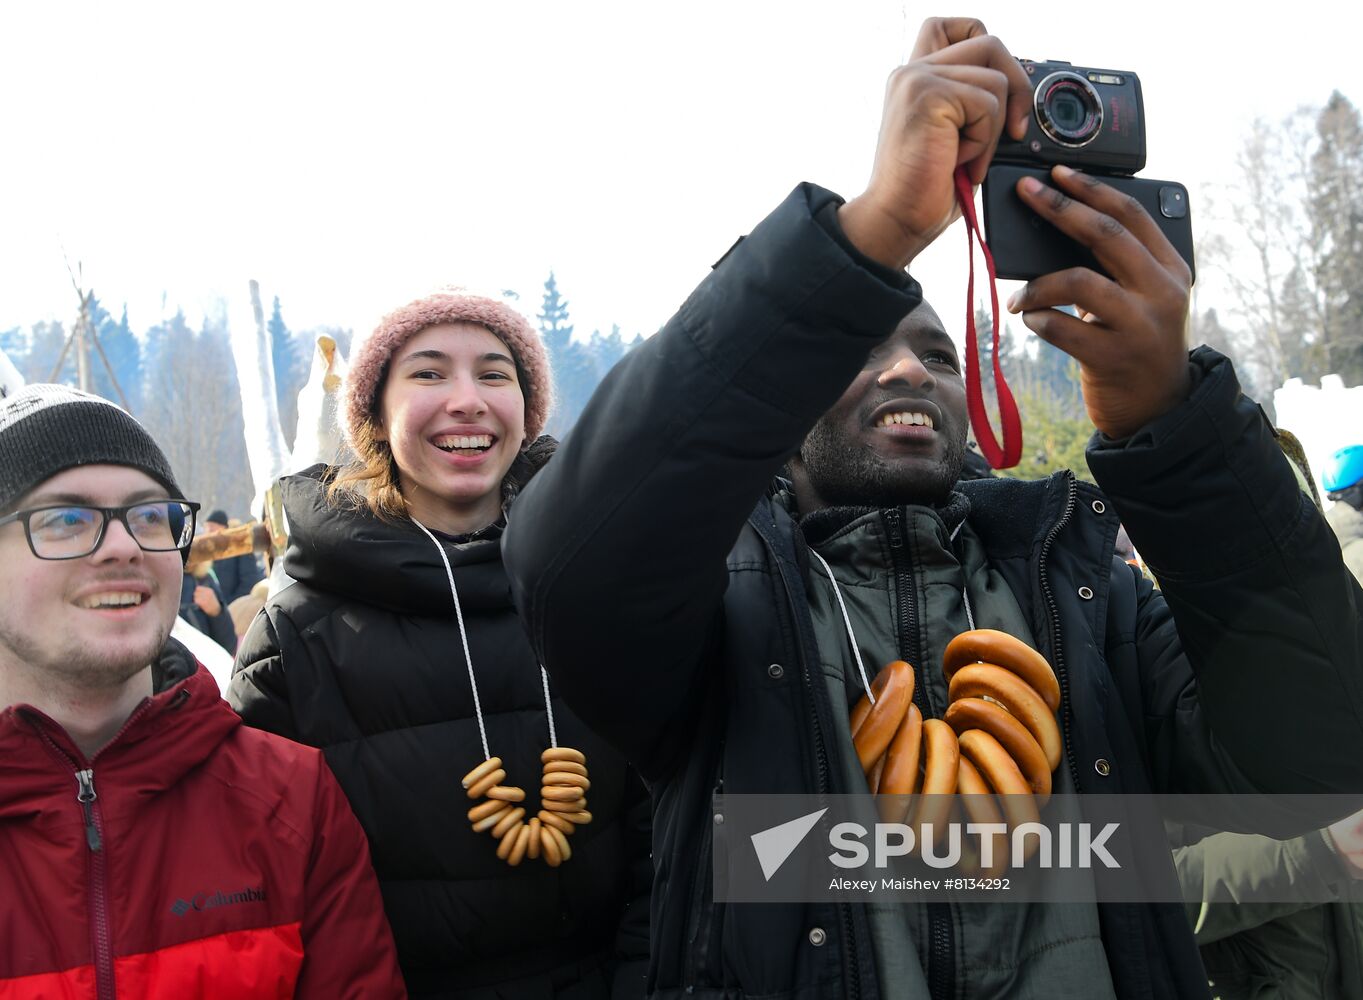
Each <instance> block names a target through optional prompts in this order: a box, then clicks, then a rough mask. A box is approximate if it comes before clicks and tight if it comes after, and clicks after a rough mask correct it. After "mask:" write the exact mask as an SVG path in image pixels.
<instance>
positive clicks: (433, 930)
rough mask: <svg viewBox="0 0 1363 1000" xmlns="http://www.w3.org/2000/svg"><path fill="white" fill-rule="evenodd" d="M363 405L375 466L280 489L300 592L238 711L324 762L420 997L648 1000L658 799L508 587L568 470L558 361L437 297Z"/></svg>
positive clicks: (364, 431)
mask: <svg viewBox="0 0 1363 1000" xmlns="http://www.w3.org/2000/svg"><path fill="white" fill-rule="evenodd" d="M344 392H345V397H344V403H343V405H344V408H345V409H344V414H345V423H346V432H347V436H348V439H349V442H350V444H351V445H352V447H353V449H354V453H355V455H356V456H357V458H356V460H355V462H354V463H353V464H351V465H349V466H346V467H344V468H339V469H338V468H330V467H326V466H316V467H313V468H311V469H309V470H307V471H305V472H303V473H301V474H299V475H295V476H289V477H287V478H285V479H284V480H282V490H283V502H284V508H285V511H286V513H287V516H288V524H289V547H288V550H287V552H286V553H285V556H284V570H285V572H286V573H287V574H288V575H289V576H290V577H292V578H293V579H294V580H295V581H296V582H295V583H293V584H292V585H291V586H289V587H286V588H285V589H283V590H281V591H280V592H279V593H277V594H275V595H274V596H273V597H272V598H270V599H269V601H267V603H266V605H265V610H264V612H263V613H262V614H260V615H258V616H257V617H256V619H255V621H254V623H253V624H252V626H251V628H250V631H249V632H248V633H247V635H246V637H245V639H243V640H242V644H241V649H240V650H239V651H238V653H237V664H236V671H235V673H234V675H233V678H232V681H231V684H230V685H229V688H228V695H227V697H228V700H229V701H230V702H231V704H232V706H233V707H234V708H236V709H237V711H239V712H240V713H241V714H242V717H243V718H244V719H245V720H246V722H247V724H248V725H252V726H258V727H260V728H262V729H267V730H269V731H271V732H275V733H279V734H280V735H283V736H287V737H289V738H290V739H295V740H299V741H300V742H303V743H307V744H310V745H312V746H317V747H321V748H322V749H323V751H324V752H325V753H326V755H327V758H328V760H330V761H331V764H332V767H333V768H334V769H335V771H336V775H337V777H338V778H339V779H340V782H341V785H342V787H344V788H345V790H346V794H347V795H349V796H350V801H351V804H352V805H353V806H354V807H355V812H356V814H357V815H358V816H359V818H360V822H361V823H363V824H364V827H365V830H366V832H367V833H368V834H369V842H370V845H371V847H372V849H373V851H374V866H375V869H376V870H377V872H378V875H379V881H380V884H381V885H382V887H383V893H384V905H385V906H386V908H387V911H388V916H389V919H390V920H391V922H392V925H393V931H394V934H395V936H396V939H397V946H398V956H399V959H400V961H401V963H402V970H403V974H404V976H405V977H406V980H407V986H408V989H409V990H411V992H412V995H413V996H415V997H430V998H437V997H438V998H442V1000H447V998H461V1000H494V998H496V1000H519V998H525V1000H549V998H551V997H553V998H564V1000H567V998H573V1000H595V998H605V997H610V996H612V995H615V996H621V997H628V996H633V997H638V996H640V995H641V994H642V993H643V990H644V980H643V972H644V959H645V958H646V956H647V951H648V942H647V934H648V930H647V928H648V913H647V911H648V887H649V882H650V878H651V874H652V873H651V868H650V866H649V859H648V815H649V805H648V799H647V795H646V793H645V791H644V788H643V785H642V783H641V782H640V781H639V778H638V776H637V775H636V774H635V773H634V771H633V770H632V769H631V768H630V767H629V765H628V764H627V763H626V760H625V758H624V757H623V756H622V755H621V754H619V753H617V752H615V751H614V750H612V749H610V747H609V746H608V745H607V744H606V743H605V742H604V741H602V740H601V739H599V738H598V737H597V736H596V735H595V734H593V733H592V732H591V731H590V730H589V729H588V728H587V727H586V726H584V725H583V724H582V723H581V722H580V721H579V720H578V718H577V717H576V716H575V715H574V714H573V712H572V711H571V710H570V709H569V708H568V707H567V706H566V705H564V704H563V702H561V701H560V700H559V697H558V694H557V691H556V690H555V689H554V688H553V687H551V686H550V684H549V682H548V679H547V678H546V677H545V676H544V674H543V672H542V670H541V669H540V665H539V661H538V660H537V659H536V657H535V654H534V653H533V652H532V651H531V649H530V644H529V643H528V642H527V640H526V637H525V631H524V628H523V626H522V622H521V618H520V615H519V613H518V612H517V609H516V607H515V606H514V605H513V604H512V602H511V592H510V588H509V586H508V585H507V579H506V573H505V571H504V569H503V567H502V533H503V531H504V529H505V526H506V522H507V519H508V517H514V516H515V514H514V512H515V505H516V503H517V496H518V495H519V492H520V490H521V488H522V487H523V486H524V485H525V484H526V483H527V482H530V481H531V477H533V476H536V475H539V474H540V472H539V470H540V468H541V467H542V466H544V465H545V463H546V462H548V461H549V458H550V455H551V454H552V452H553V450H554V442H553V440H552V439H551V438H548V437H540V432H541V430H542V429H543V427H544V424H545V421H546V420H547V419H548V415H549V410H550V404H551V381H550V372H549V358H548V355H547V353H546V351H545V348H544V345H543V343H542V342H541V340H540V337H539V335H538V334H537V333H536V332H535V331H534V329H533V328H532V327H531V326H530V324H529V323H528V322H527V321H526V320H525V319H524V317H522V316H521V315H520V314H519V313H517V312H516V311H515V310H514V309H512V308H510V307H509V306H507V305H506V304H505V303H502V302H499V301H496V300H494V299H487V298H482V297H480V296H475V295H468V294H463V293H457V292H451V293H437V294H435V295H431V296H428V297H425V298H422V299H418V300H416V301H414V302H411V303H408V304H407V305H405V306H403V307H401V308H399V309H397V310H395V311H394V312H393V313H391V314H389V315H388V316H387V317H386V318H385V319H384V320H383V321H382V322H381V323H380V324H379V326H378V328H377V329H376V330H375V331H374V333H373V334H372V335H371V336H370V337H369V338H368V339H367V340H366V341H365V342H364V344H363V345H362V346H361V347H360V348H359V350H358V351H357V352H356V354H355V355H354V356H353V357H352V358H351V364H350V374H349V377H348V380H347V382H346V386H345V390H344ZM570 772H571V773H570ZM483 776H486V780H483ZM461 778H462V779H464V781H463V782H461ZM489 782H490V784H489ZM465 783H467V784H469V785H471V786H472V787H470V788H469V790H468V791H467V792H466V791H465V787H463V784H465ZM583 799H585V803H586V804H583V805H579V800H583Z"/></svg>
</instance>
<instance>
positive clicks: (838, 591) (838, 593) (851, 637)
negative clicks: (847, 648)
mask: <svg viewBox="0 0 1363 1000" xmlns="http://www.w3.org/2000/svg"><path fill="white" fill-rule="evenodd" d="M809 551H810V552H813V553H814V558H815V559H817V560H819V563H820V564H821V565H822V566H823V568H824V572H825V573H827V574H828V580H829V582H830V583H831V584H833V596H834V597H836V598H837V599H838V609H839V610H840V611H842V623H843V625H845V626H846V627H847V641H848V642H850V643H851V644H852V655H853V656H854V657H856V660H857V673H859V674H861V687H862V690H864V691H865V692H866V697H867V699H869V700H870V702H871V704H872V705H874V704H875V703H876V696H875V695H874V694H872V693H871V682H870V681H869V680H867V679H866V664H864V663H862V662H861V650H860V649H858V648H857V634H856V633H855V632H853V631H852V619H851V618H850V617H849V616H848V614H847V605H846V604H844V603H843V601H842V588H840V587H839V586H838V581H837V580H835V579H834V578H833V569H832V567H830V566H829V565H828V560H827V559H825V558H824V557H823V556H821V555H819V553H818V551H817V550H815V549H812V548H811V549H810V550H809Z"/></svg>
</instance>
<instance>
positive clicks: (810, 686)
mask: <svg viewBox="0 0 1363 1000" xmlns="http://www.w3.org/2000/svg"><path fill="white" fill-rule="evenodd" d="M758 536H759V537H761V532H758ZM762 543H763V544H764V545H766V546H767V549H768V551H769V553H770V557H771V561H772V565H773V566H775V567H776V571H777V573H778V574H779V575H780V577H781V586H782V588H783V589H784V590H785V592H786V604H787V606H788V607H790V608H791V613H792V614H798V612H797V611H796V610H795V590H794V588H793V587H792V586H791V582H790V579H789V578H788V577H787V575H786V567H785V564H784V563H783V562H782V561H781V558H780V554H779V553H777V552H776V551H775V547H774V546H773V545H772V544H771V543H770V542H769V541H767V539H765V538H762ZM797 543H798V539H797ZM797 632H798V630H797ZM795 653H796V655H797V656H798V657H799V658H800V678H801V681H802V685H801V686H802V688H803V693H804V697H805V709H806V711H807V713H808V716H809V720H810V722H811V723H812V725H813V735H814V763H815V767H816V769H817V771H818V783H819V794H820V795H831V794H832V782H831V781H830V780H829V777H828V770H829V764H828V746H827V744H826V743H825V742H824V736H823V728H822V726H820V724H819V711H818V706H817V705H816V704H815V698H816V695H815V693H814V678H813V677H811V676H810V671H809V657H807V656H806V655H805V649H804V645H803V643H801V642H800V640H799V637H798V635H797V637H796V641H795ZM835 905H836V906H837V908H838V915H839V916H840V917H841V919H842V935H841V936H842V942H841V943H842V967H843V969H844V971H845V972H846V974H847V992H846V996H847V997H848V998H849V1000H858V998H859V997H860V996H861V966H860V964H859V962H858V960H857V953H856V952H857V945H856V927H855V924H854V921H853V919H852V908H851V905H850V904H847V903H837V904H835Z"/></svg>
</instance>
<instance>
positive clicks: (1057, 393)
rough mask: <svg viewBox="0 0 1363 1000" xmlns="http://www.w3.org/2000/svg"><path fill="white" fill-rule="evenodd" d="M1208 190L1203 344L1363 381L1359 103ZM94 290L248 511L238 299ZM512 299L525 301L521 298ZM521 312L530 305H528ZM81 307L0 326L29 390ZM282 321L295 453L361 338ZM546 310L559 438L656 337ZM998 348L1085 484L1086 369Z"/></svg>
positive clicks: (1251, 373)
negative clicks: (312, 400) (319, 364)
mask: <svg viewBox="0 0 1363 1000" xmlns="http://www.w3.org/2000/svg"><path fill="white" fill-rule="evenodd" d="M1195 197H1196V199H1197V202H1196V204H1195V211H1196V216H1195V221H1196V223H1197V225H1198V227H1199V230H1200V231H1199V233H1198V241H1197V247H1196V253H1197V268H1198V286H1197V287H1195V289H1194V298H1193V304H1192V315H1191V317H1190V326H1191V329H1190V333H1189V340H1190V343H1192V344H1199V343H1206V344H1208V345H1210V346H1212V347H1214V348H1216V349H1218V350H1220V351H1222V352H1224V353H1226V354H1229V355H1230V356H1231V357H1233V358H1234V359H1235V361H1236V363H1237V368H1238V369H1239V371H1240V375H1241V379H1242V381H1243V382H1244V383H1245V388H1246V391H1247V392H1249V393H1250V394H1251V395H1253V396H1254V397H1255V398H1256V399H1258V400H1259V401H1260V402H1261V403H1263V404H1264V405H1265V407H1266V408H1268V409H1270V414H1271V400H1272V393H1273V390H1274V389H1276V388H1278V387H1280V386H1281V385H1283V383H1284V382H1285V381H1286V380H1287V379H1289V378H1301V379H1303V380H1304V381H1305V382H1306V383H1308V384H1314V383H1317V382H1319V380H1320V377H1321V376H1322V375H1325V374H1329V373H1335V374H1338V375H1341V376H1342V377H1343V379H1344V382H1345V384H1347V385H1359V384H1363V122H1361V121H1360V116H1359V112H1358V109H1357V108H1356V107H1355V106H1354V105H1353V104H1352V103H1351V102H1350V101H1349V100H1348V99H1347V98H1346V97H1345V96H1344V95H1342V94H1340V93H1338V92H1335V93H1333V94H1332V95H1331V96H1330V97H1329V99H1328V101H1327V102H1326V103H1325V105H1324V106H1323V107H1319V108H1304V109H1301V110H1300V111H1298V112H1296V113H1295V114H1293V115H1291V116H1289V117H1288V118H1287V119H1285V120H1283V121H1280V122H1267V121H1259V122H1256V123H1255V125H1254V127H1253V129H1252V130H1251V132H1250V134H1249V135H1248V136H1247V137H1246V138H1245V141H1244V144H1243V147H1242V149H1241V151H1240V154H1239V157H1238V162H1237V171H1236V176H1234V177H1230V178H1227V179H1226V182H1225V183H1224V184H1222V185H1219V186H1217V187H1216V188H1214V189H1209V190H1203V191H1199V192H1197V193H1196V194H1195ZM242 283H243V284H244V283H245V277H243V278H242ZM95 292H97V293H98V294H97V295H96V294H93V293H92V294H91V296H90V299H89V303H88V306H87V315H88V319H89V323H90V325H91V327H93V329H94V330H95V332H96V335H97V339H98V343H99V346H100V348H101V349H102V351H103V355H104V358H105V359H107V365H108V369H111V370H112V372H113V375H114V379H116V381H117V386H115V384H114V379H110V377H109V372H108V370H106V366H105V363H104V361H103V360H101V359H100V358H99V357H98V355H97V354H96V356H94V357H93V358H92V359H91V368H90V377H91V382H92V387H93V389H94V391H96V392H98V393H99V394H101V395H103V396H105V397H107V398H109V399H111V400H114V401H115V402H120V403H122V404H123V405H126V406H127V408H128V409H129V410H130V411H131V412H132V413H133V414H134V415H135V416H137V417H138V418H139V419H140V420H142V421H143V423H144V424H146V426H147V427H148V428H149V429H150V430H151V432H152V433H153V434H154V435H155V436H156V438H157V440H158V441H160V442H161V444H162V445H163V447H164V448H165V450H166V452H167V456H168V457H169V459H170V462H171V464H172V466H173V467H174V468H175V470H176V473H177V475H178V477H179V479H180V482H181V484H182V486H183V487H184V488H185V490H186V491H187V493H188V495H189V496H190V497H192V498H194V499H197V500H199V501H200V502H202V503H203V504H204V509H205V510H211V509H213V508H215V507H221V508H224V509H226V510H227V511H228V512H229V514H231V515H233V516H238V517H245V516H247V515H248V514H249V511H248V507H249V504H250V503H251V500H252V492H253V490H252V485H251V475H250V471H249V467H248V464H247V458H246V443H245V438H244V430H243V423H242V411H241V406H242V401H241V394H240V391H239V388H238V384H237V376H236V369H235V366H234V363H233V358H232V351H231V348H230V345H229V340H228V323H227V306H226V303H221V304H220V307H219V308H218V309H217V310H216V311H215V310H209V314H208V316H207V317H206V318H205V320H204V322H203V324H202V326H201V327H200V328H199V329H195V328H193V327H192V326H191V325H190V324H189V323H188V322H187V321H186V319H185V316H184V314H183V312H180V311H177V312H176V314H175V315H174V316H173V317H171V318H170V319H168V320H163V321H161V322H158V323H157V324H155V325H153V326H151V327H144V328H141V329H139V330H134V328H133V325H132V324H131V323H130V321H129V317H128V313H127V308H126V306H123V305H121V304H120V302H119V296H118V290H117V289H97V290H95ZM506 294H507V295H508V296H509V297H512V298H515V299H520V298H521V297H520V296H519V295H517V294H516V293H515V292H514V291H513V292H508V293H506ZM168 298H173V290H168ZM527 298H528V297H527ZM399 304H400V303H393V305H394V306H397V305H399ZM519 304H520V305H521V307H522V308H523V309H525V311H526V312H527V313H529V312H530V309H529V308H528V306H529V305H530V303H529V302H526V301H521V302H520V303H519ZM78 312H79V303H78V302H76V301H75V300H74V297H73V308H72V321H69V322H65V323H63V322H38V323H33V324H30V325H26V326H23V325H21V326H16V327H13V328H11V329H7V330H0V349H3V350H4V352H5V353H6V354H7V355H8V356H9V358H10V360H11V361H12V362H13V363H14V365H15V366H16V367H17V368H18V369H19V371H20V373H21V374H22V375H23V376H24V377H25V378H26V379H27V380H28V381H31V382H33V381H52V380H55V381H62V382H67V383H71V384H74V383H75V382H76V380H77V373H76V368H75V365H76V361H75V358H74V357H73V356H72V353H71V352H69V351H68V352H65V354H64V352H63V348H64V345H65V344H66V342H67V339H68V335H69V333H70V326H71V322H74V319H75V316H76V314H77V313H78ZM287 315H288V304H287V303H281V302H280V300H279V299H278V298H275V299H274V302H273V310H272V312H271V315H270V318H269V322H268V329H269V332H270V336H271V340H272V344H273V353H274V366H275V377H276V383H277V388H278V392H279V410H280V416H281V422H282V424H283V430H284V435H285V438H286V441H287V443H289V444H290V445H292V441H293V435H294V433H295V429H296V423H297V419H298V415H297V396H298V391H299V389H300V388H302V386H303V384H304V382H305V381H306V380H307V377H308V373H309V370H310V366H311V357H312V351H313V345H314V344H315V343H316V338H317V337H318V336H319V335H322V334H327V335H329V336H331V337H333V338H334V339H335V340H336V341H337V343H338V345H339V346H340V348H341V350H342V351H343V352H344V353H345V354H346V355H347V356H348V355H349V352H350V345H351V342H352V339H353V335H354V331H352V330H349V329H339V328H333V327H316V328H310V329H306V330H293V329H290V327H289V326H288V322H287ZM536 318H537V321H538V325H539V328H540V330H541V332H542V333H543V335H544V338H545V343H546V345H547V347H548V349H549V352H550V356H551V358H552V360H553V365H554V373H555V381H556V384H557V390H558V396H559V404H558V409H557V411H556V413H555V415H554V418H553V420H552V421H551V423H550V425H549V428H548V431H549V433H552V434H554V435H556V436H560V437H561V436H562V435H563V434H564V433H566V432H567V431H568V429H569V428H570V427H571V426H572V424H573V422H574V421H575V420H576V419H577V416H578V415H579V414H580V413H581V411H582V408H583V406H584V405H585V404H586V402H587V399H588V398H589V397H590V395H591V393H592V390H593V389H594V388H595V386H596V385H597V383H598V382H599V381H600V380H601V379H602V378H603V377H604V376H605V374H606V372H608V371H609V370H610V369H611V367H612V366H613V365H614V364H615V363H616V362H617V361H619V360H620V358H621V357H623V356H624V355H625V353H626V352H627V351H629V350H630V349H632V348H633V347H634V346H636V345H637V344H638V343H640V342H641V341H642V339H643V338H642V334H641V333H640V332H632V333H631V334H629V335H626V334H624V333H622V331H621V330H620V329H619V327H613V328H612V329H611V330H610V332H609V333H605V334H603V333H602V332H601V331H600V330H593V331H591V333H590V334H588V335H585V336H584V335H582V334H579V333H578V332H577V331H575V330H574V327H573V322H572V314H571V309H570V303H569V300H568V298H567V297H566V295H565V294H564V292H563V291H562V290H560V289H559V287H558V283H557V281H556V279H555V277H554V275H553V273H552V272H551V273H550V274H549V276H548V278H547V280H546V281H545V283H544V288H543V290H542V292H541V293H540V305H539V311H538V313H537V314H536ZM948 322H949V328H950V321H949V320H948ZM976 327H977V330H978V332H979V337H980V344H981V348H982V365H981V367H982V370H983V372H984V374H985V378H986V397H987V398H989V397H992V386H990V385H989V384H988V383H989V373H990V369H991V362H990V353H989V347H990V333H991V325H990V318H989V316H988V315H987V314H986V313H983V312H979V313H977V316H976ZM649 332H650V333H651V332H652V331H649ZM1000 354H1001V356H1002V360H1003V366H1004V371H1005V375H1006V376H1007V378H1008V382H1009V385H1010V386H1011V387H1012V389H1013V392H1014V395H1015V396H1016V397H1017V400H1018V406H1019V408H1020V410H1021V412H1022V416H1023V428H1024V441H1025V450H1024V454H1023V459H1022V463H1021V465H1020V466H1019V467H1018V468H1016V469H1013V470H1010V472H1009V474H1010V475H1018V476H1022V477H1027V478H1031V477H1036V476H1041V475H1046V474H1049V473H1050V472H1052V471H1054V470H1056V469H1060V468H1067V467H1068V468H1074V469H1076V470H1078V471H1079V472H1080V473H1081V474H1084V473H1085V470H1086V466H1085V464H1084V457H1083V453H1084V446H1085V443H1086V442H1087V440H1088V438H1089V436H1090V435H1091V434H1092V430H1093V429H1092V426H1091V425H1090V424H1089V422H1088V420H1087V418H1086V416H1085V414H1084V407H1083V400H1082V397H1081V395H1080V390H1079V384H1078V366H1077V365H1076V364H1075V363H1074V362H1072V361H1071V360H1070V359H1069V358H1068V357H1066V356H1065V355H1064V354H1062V353H1060V352H1059V351H1057V350H1055V349H1054V348H1052V347H1050V346H1049V345H1047V344H1045V343H1043V342H1041V341H1039V340H1038V339H1037V338H1035V337H1033V336H1031V334H1030V332H1029V331H1027V330H1026V329H1025V328H1023V327H1021V326H1018V327H1017V328H1016V329H1014V328H1013V327H1012V326H1011V325H1009V324H1005V326H1004V329H1003V331H1002V334H1001V337H1000ZM996 426H997V425H996ZM1288 429H1289V430H1290V429H1291V428H1288Z"/></svg>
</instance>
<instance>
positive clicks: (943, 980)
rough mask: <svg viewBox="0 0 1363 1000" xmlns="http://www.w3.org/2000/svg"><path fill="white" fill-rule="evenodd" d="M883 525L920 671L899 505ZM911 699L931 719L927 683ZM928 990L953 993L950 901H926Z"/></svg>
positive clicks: (941, 999) (905, 634) (902, 624)
mask: <svg viewBox="0 0 1363 1000" xmlns="http://www.w3.org/2000/svg"><path fill="white" fill-rule="evenodd" d="M882 517H883V518H884V520H885V526H886V528H887V529H888V530H889V534H890V558H891V560H892V562H893V563H894V585H895V593H896V594H898V595H899V652H900V655H901V656H903V657H904V659H906V660H907V661H908V662H909V663H911V664H913V665H914V672H915V673H916V674H920V677H921V674H922V673H923V672H926V669H927V667H926V665H924V666H923V671H921V672H920V671H919V669H918V665H919V664H920V663H921V662H922V659H923V651H922V648H921V646H922V635H921V634H920V631H919V628H918V601H917V599H916V596H915V595H916V593H917V591H916V589H915V587H914V580H913V568H912V566H910V565H909V555H908V550H907V549H908V547H907V546H906V545H905V541H906V538H905V536H904V525H903V523H902V515H901V514H900V511H899V508H898V507H894V508H891V509H889V510H886V511H884V512H883V514H882ZM913 700H914V701H915V702H917V703H918V710H919V711H920V712H922V713H923V718H925V719H932V718H935V717H936V716H935V715H934V714H933V712H932V710H931V707H930V706H929V704H928V685H927V683H926V682H923V683H918V684H915V685H914V687H913ZM926 906H927V911H928V967H927V980H928V992H929V993H930V994H931V995H932V997H933V998H934V1000H948V998H949V997H951V996H952V995H954V994H955V992H956V967H955V964H954V960H953V953H954V952H955V950H956V948H955V942H954V941H953V937H954V935H953V926H952V920H951V905H950V904H949V903H928V904H926Z"/></svg>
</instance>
